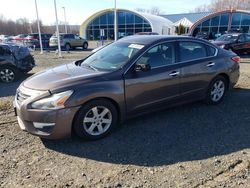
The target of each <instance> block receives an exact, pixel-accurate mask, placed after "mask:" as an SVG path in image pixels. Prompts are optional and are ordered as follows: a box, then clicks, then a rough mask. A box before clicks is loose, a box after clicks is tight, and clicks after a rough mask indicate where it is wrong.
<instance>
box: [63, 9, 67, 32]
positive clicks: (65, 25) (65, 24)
mask: <svg viewBox="0 0 250 188" xmlns="http://www.w3.org/2000/svg"><path fill="white" fill-rule="evenodd" d="M62 9H63V12H64V27H65V33H66V34H67V33H68V29H67V21H66V11H65V7H62Z"/></svg>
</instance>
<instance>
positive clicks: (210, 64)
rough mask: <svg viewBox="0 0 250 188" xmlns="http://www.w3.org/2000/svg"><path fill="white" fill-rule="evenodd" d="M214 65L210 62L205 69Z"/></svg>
mask: <svg viewBox="0 0 250 188" xmlns="http://www.w3.org/2000/svg"><path fill="white" fill-rule="evenodd" d="M214 65H215V63H213V62H210V63H208V64H207V67H212V66H214Z"/></svg>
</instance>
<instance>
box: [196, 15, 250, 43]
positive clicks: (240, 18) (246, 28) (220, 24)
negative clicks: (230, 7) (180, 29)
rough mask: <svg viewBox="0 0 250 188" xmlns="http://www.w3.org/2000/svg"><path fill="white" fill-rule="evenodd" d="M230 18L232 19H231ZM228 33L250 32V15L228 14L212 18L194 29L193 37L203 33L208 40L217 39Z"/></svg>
mask: <svg viewBox="0 0 250 188" xmlns="http://www.w3.org/2000/svg"><path fill="white" fill-rule="evenodd" d="M230 17H232V19H229V18H230ZM230 22H231V23H230ZM230 26H231V28H230ZM227 32H243V33H248V32H250V14H247V13H241V12H236V13H235V12H234V13H231V12H228V13H222V14H217V15H216V16H211V17H210V18H208V19H207V20H205V21H203V22H202V23H199V25H197V26H196V27H195V28H193V30H192V35H193V36H196V35H197V34H199V33H202V34H203V35H204V36H208V39H215V38H217V37H220V36H221V35H223V34H225V33H227Z"/></svg>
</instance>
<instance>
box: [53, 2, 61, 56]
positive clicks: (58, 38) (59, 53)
mask: <svg viewBox="0 0 250 188" xmlns="http://www.w3.org/2000/svg"><path fill="white" fill-rule="evenodd" d="M54 6H55V15H56V36H57V45H58V57H62V53H61V44H60V43H61V42H60V34H59V27H58V17H57V8H56V0H54Z"/></svg>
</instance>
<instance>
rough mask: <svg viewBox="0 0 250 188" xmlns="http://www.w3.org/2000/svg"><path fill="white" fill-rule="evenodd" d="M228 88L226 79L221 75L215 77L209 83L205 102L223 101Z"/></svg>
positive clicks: (216, 102) (215, 102)
mask: <svg viewBox="0 0 250 188" xmlns="http://www.w3.org/2000/svg"><path fill="white" fill-rule="evenodd" d="M227 88H228V81H227V80H226V79H225V78H224V77H223V76H217V77H215V78H214V79H213V80H212V81H211V83H210V84H209V87H208V90H207V95H206V99H205V102H206V103H207V104H212V105H216V104H219V103H221V102H222V101H223V98H224V96H225V94H226V91H227Z"/></svg>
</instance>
